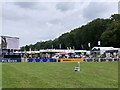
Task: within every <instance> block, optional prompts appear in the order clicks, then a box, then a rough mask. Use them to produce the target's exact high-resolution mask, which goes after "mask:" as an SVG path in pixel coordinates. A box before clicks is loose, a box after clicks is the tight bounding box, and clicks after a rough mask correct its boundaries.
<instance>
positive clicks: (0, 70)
mask: <svg viewBox="0 0 120 90" xmlns="http://www.w3.org/2000/svg"><path fill="white" fill-rule="evenodd" d="M1 88H2V63H0V90H1Z"/></svg>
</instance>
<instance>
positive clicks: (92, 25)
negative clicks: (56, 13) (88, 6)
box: [21, 14, 120, 50]
mask: <svg viewBox="0 0 120 90" xmlns="http://www.w3.org/2000/svg"><path fill="white" fill-rule="evenodd" d="M119 38H120V14H114V15H111V17H110V18H107V19H103V18H97V19H95V20H93V21H91V22H89V23H88V24H86V25H83V26H81V27H79V28H76V29H74V30H71V31H70V32H67V33H64V34H62V35H61V36H59V37H58V38H55V39H54V40H48V41H41V42H37V43H36V44H30V45H26V46H23V47H21V50H29V49H31V50H40V49H67V48H72V49H86V50H88V49H91V48H92V47H94V46H98V41H100V42H101V45H100V46H112V47H116V48H120V39H119ZM88 43H89V44H90V45H88Z"/></svg>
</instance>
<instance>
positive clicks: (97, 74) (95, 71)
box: [2, 62, 118, 88]
mask: <svg viewBox="0 0 120 90" xmlns="http://www.w3.org/2000/svg"><path fill="white" fill-rule="evenodd" d="M76 65H77V63H71V62H70V63H48V62H47V63H3V64H2V87H3V88H117V87H118V63H117V62H101V63H100V62H82V63H81V64H80V65H81V71H80V72H76V71H74V70H73V68H74V67H75V66H76Z"/></svg>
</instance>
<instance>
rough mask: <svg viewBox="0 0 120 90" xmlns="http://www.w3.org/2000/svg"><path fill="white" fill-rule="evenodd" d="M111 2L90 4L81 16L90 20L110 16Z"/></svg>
mask: <svg viewBox="0 0 120 90" xmlns="http://www.w3.org/2000/svg"><path fill="white" fill-rule="evenodd" d="M111 3H113V2H91V3H90V4H89V5H88V6H87V7H86V8H85V9H84V10H83V16H84V17H85V18H86V19H88V20H92V19H94V18H101V17H103V18H104V16H105V15H106V14H108V13H110V14H111V9H112V8H111V7H112V6H111V5H113V4H111Z"/></svg>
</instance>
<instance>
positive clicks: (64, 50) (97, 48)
mask: <svg viewBox="0 0 120 90" xmlns="http://www.w3.org/2000/svg"><path fill="white" fill-rule="evenodd" d="M91 50H99V51H100V55H102V54H103V53H104V52H106V51H111V50H113V51H118V53H119V54H120V48H114V47H93V48H92V49H91ZM44 52H48V53H51V52H52V53H59V52H65V53H87V54H90V51H88V50H74V49H41V50H39V51H16V52H15V53H44Z"/></svg>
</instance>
